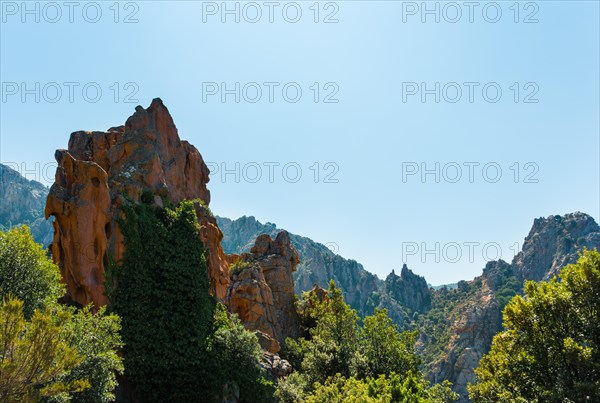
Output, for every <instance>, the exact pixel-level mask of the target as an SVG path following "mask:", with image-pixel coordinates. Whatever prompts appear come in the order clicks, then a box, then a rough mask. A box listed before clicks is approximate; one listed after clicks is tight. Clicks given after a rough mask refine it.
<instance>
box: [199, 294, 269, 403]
mask: <svg viewBox="0 0 600 403" xmlns="http://www.w3.org/2000/svg"><path fill="white" fill-rule="evenodd" d="M213 326H214V331H213V333H212V335H211V336H210V338H209V341H208V353H209V357H210V362H211V363H213V365H214V366H215V371H216V372H217V379H218V380H219V381H220V382H218V385H226V384H232V383H234V384H235V385H237V386H238V388H239V391H240V394H239V397H237V399H236V400H238V401H239V402H267V401H272V400H273V393H274V392H275V389H274V386H273V383H272V382H270V381H268V380H267V379H266V378H265V371H264V370H263V369H262V368H261V367H260V365H259V362H260V359H261V356H262V353H263V352H262V349H261V348H260V344H259V343H258V338H257V337H256V335H255V334H254V333H251V332H249V331H248V330H246V328H245V327H244V325H243V324H242V322H240V320H239V319H238V317H237V315H235V314H231V315H228V314H227V311H226V308H225V305H223V304H221V303H218V304H217V307H216V309H215V314H214V322H213Z"/></svg>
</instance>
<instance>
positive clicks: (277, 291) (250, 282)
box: [225, 231, 300, 353]
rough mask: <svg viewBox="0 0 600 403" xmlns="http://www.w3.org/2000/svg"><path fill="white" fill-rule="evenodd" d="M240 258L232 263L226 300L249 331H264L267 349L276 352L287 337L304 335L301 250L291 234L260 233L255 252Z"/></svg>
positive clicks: (262, 340)
mask: <svg viewBox="0 0 600 403" xmlns="http://www.w3.org/2000/svg"><path fill="white" fill-rule="evenodd" d="M238 258H239V261H238V262H236V263H234V264H233V265H232V266H231V270H230V284H229V288H228V289H227V295H226V297H225V303H226V305H227V306H228V308H229V310H230V311H231V312H234V313H236V314H237V315H238V316H239V318H240V320H241V321H242V323H244V325H245V326H246V327H247V328H248V329H249V330H253V331H257V332H260V333H259V341H260V342H261V345H262V346H263V348H265V349H267V350H268V351H270V352H273V353H275V352H277V351H279V350H280V348H281V346H282V345H283V343H284V342H285V339H286V338H287V337H298V336H299V334H300V325H299V318H298V314H297V312H296V307H295V294H294V278H293V273H294V271H295V270H296V266H297V265H298V263H299V262H300V259H299V257H298V253H297V252H296V250H295V249H294V247H293V246H292V245H291V243H290V237H289V234H288V233H287V232H286V231H281V232H280V233H279V234H277V236H276V238H275V240H273V239H272V238H271V237H270V236H269V235H266V234H263V235H260V236H259V237H258V238H257V239H256V242H255V244H254V246H253V247H252V248H251V252H250V253H243V254H241V255H239V257H238Z"/></svg>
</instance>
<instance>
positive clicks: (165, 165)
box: [45, 99, 229, 306]
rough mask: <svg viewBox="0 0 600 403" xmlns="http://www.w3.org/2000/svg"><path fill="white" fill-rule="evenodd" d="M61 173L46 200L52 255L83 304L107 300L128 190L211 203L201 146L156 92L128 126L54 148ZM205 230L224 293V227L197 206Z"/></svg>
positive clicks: (214, 278)
mask: <svg viewBox="0 0 600 403" xmlns="http://www.w3.org/2000/svg"><path fill="white" fill-rule="evenodd" d="M56 161H57V162H58V168H57V170H56V179H55V183H54V185H52V188H51V189H50V194H49V195H48V200H47V202H46V209H45V215H46V218H48V217H49V216H54V217H55V221H54V223H53V225H54V239H53V242H52V256H53V258H54V261H55V262H56V263H57V264H58V265H59V267H60V269H61V272H62V275H63V279H64V281H65V282H66V284H67V290H68V294H69V297H70V298H71V299H72V300H73V301H74V302H77V303H79V304H82V305H85V304H88V303H90V302H93V303H94V304H95V305H96V306H101V305H104V304H106V303H107V299H106V296H105V295H104V286H103V283H104V271H105V267H106V264H107V261H108V259H109V258H113V259H115V260H117V261H118V260H119V259H121V258H122V257H123V253H124V244H123V235H122V233H121V231H120V228H119V225H118V224H117V219H118V218H119V217H120V215H121V214H122V210H121V206H122V204H123V202H124V201H125V197H128V198H130V199H131V200H133V201H139V200H140V197H141V195H142V192H145V193H147V192H148V191H149V192H151V193H152V195H153V196H154V202H155V204H157V205H162V198H163V197H167V198H168V199H170V200H171V201H172V202H174V203H178V202H180V201H182V200H185V199H201V200H202V201H203V202H204V203H205V204H206V206H208V204H209V203H210V192H209V190H208V189H207V187H206V184H207V183H208V181H209V177H208V175H209V171H208V168H207V166H206V164H205V163H204V160H203V159H202V156H201V155H200V153H199V152H198V150H197V149H196V148H195V147H194V146H192V145H191V144H189V143H188V142H186V141H181V140H180V138H179V135H178V132H177V128H176V127H175V124H174V123H173V119H172V118H171V115H170V114H169V111H168V110H167V108H166V107H165V106H164V105H163V103H162V101H161V100H160V99H155V100H153V101H152V104H151V105H150V107H149V108H148V109H144V108H142V107H140V106H138V107H137V108H136V112H135V113H134V114H133V115H132V116H131V117H130V118H129V119H127V122H126V123H125V125H124V126H120V127H115V128H111V129H109V130H108V132H83V131H80V132H75V133H72V134H71V138H70V140H69V145H68V149H67V150H58V151H56ZM197 215H198V223H199V224H200V238H201V239H202V242H203V243H204V246H205V248H206V249H207V252H208V261H209V276H210V280H211V286H212V291H213V293H214V294H215V295H216V296H217V297H218V298H219V299H223V298H224V297H225V293H226V291H227V286H228V283H229V276H228V274H227V273H228V271H227V266H228V262H227V257H226V256H225V254H224V252H223V249H222V248H221V240H222V238H223V234H222V233H221V230H220V229H219V228H218V226H217V223H216V221H215V219H214V217H212V215H211V214H210V212H209V211H208V208H204V207H202V206H199V207H198V208H197Z"/></svg>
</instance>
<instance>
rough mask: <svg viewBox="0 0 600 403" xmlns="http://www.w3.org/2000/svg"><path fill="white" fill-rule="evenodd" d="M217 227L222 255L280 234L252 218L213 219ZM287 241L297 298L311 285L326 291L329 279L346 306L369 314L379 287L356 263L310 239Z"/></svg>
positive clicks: (245, 250) (300, 238)
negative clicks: (294, 254) (294, 258)
mask: <svg viewBox="0 0 600 403" xmlns="http://www.w3.org/2000/svg"><path fill="white" fill-rule="evenodd" d="M217 223H218V224H219V228H221V230H222V231H223V242H222V245H223V249H224V250H225V252H226V253H238V254H239V253H243V252H248V251H249V250H250V248H251V247H252V245H253V243H254V240H255V239H256V238H257V237H258V236H260V235H261V234H267V235H269V236H271V237H275V236H276V235H277V233H278V232H279V231H281V230H280V229H278V228H277V226H276V225H275V224H272V223H266V224H262V223H260V222H259V221H257V220H256V219H255V218H254V217H246V216H244V217H241V218H238V219H237V220H230V219H228V218H224V217H219V216H217ZM289 237H290V240H291V244H292V245H293V246H294V248H296V249H297V251H298V254H299V256H300V260H301V263H300V264H299V265H298V268H297V270H296V271H295V273H294V283H295V290H296V293H297V294H299V295H300V294H301V293H302V292H303V291H309V290H310V289H311V288H312V287H313V286H314V285H315V284H318V285H320V286H321V287H325V288H326V287H327V285H328V283H329V280H331V279H333V280H335V282H336V284H337V285H338V286H339V287H341V289H342V291H343V292H344V298H345V300H346V302H347V303H348V304H350V306H352V307H353V308H354V309H356V310H357V311H358V312H359V313H361V314H366V313H370V312H371V311H372V309H373V306H372V303H371V301H370V300H369V299H370V297H371V296H372V294H373V293H374V292H375V291H377V290H379V288H380V286H381V285H382V282H381V280H379V279H378V278H377V276H375V275H374V274H372V273H369V272H368V271H366V270H365V269H364V268H363V266H362V265H361V264H360V263H357V262H356V261H354V260H349V259H344V258H343V257H341V256H339V255H338V254H336V253H334V252H333V251H332V250H331V249H329V248H328V247H327V246H325V245H323V244H320V243H318V242H315V241H313V240H312V239H309V238H306V237H302V236H299V235H295V234H289Z"/></svg>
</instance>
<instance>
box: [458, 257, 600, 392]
mask: <svg viewBox="0 0 600 403" xmlns="http://www.w3.org/2000/svg"><path fill="white" fill-rule="evenodd" d="M599 318H600V254H599V253H598V252H597V251H595V250H594V251H590V250H584V251H583V253H582V255H581V256H580V258H579V260H578V261H577V263H575V264H572V265H569V266H567V267H565V268H564V269H563V270H562V271H561V273H560V278H553V279H552V280H550V281H548V282H540V283H535V282H533V281H529V282H527V283H526V284H525V295H524V296H523V297H521V296H517V297H514V298H513V299H512V300H511V301H510V302H509V303H508V305H507V306H506V308H505V309H504V326H505V328H506V330H505V331H503V332H501V333H499V334H498V335H496V336H495V337H494V341H493V343H492V348H491V351H490V352H489V353H488V354H486V355H485V356H484V357H483V358H482V360H481V362H480V364H479V368H477V369H476V370H475V372H476V374H477V383H476V384H474V385H470V386H469V394H470V397H471V398H472V399H473V400H474V401H475V402H509V401H510V402H514V401H516V402H588V401H589V402H591V401H600V349H599V347H600V320H599Z"/></svg>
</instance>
